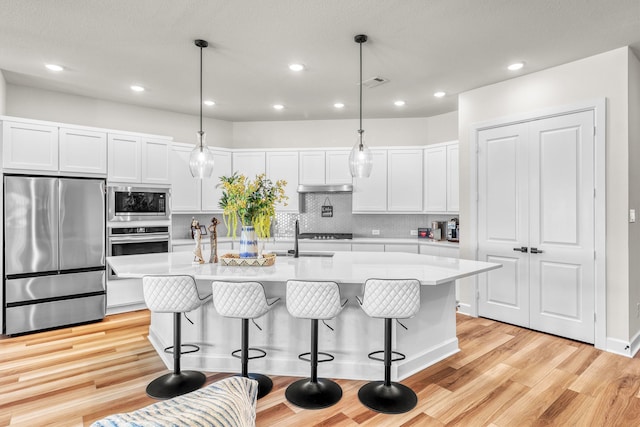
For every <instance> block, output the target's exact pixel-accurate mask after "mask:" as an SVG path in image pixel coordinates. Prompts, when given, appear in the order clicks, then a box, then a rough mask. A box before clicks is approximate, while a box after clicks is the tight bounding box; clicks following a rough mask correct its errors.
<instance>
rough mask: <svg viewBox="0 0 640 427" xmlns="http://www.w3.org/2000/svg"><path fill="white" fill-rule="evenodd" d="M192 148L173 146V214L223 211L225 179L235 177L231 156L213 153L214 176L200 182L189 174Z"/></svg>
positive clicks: (227, 152)
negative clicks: (223, 180) (219, 185)
mask: <svg viewBox="0 0 640 427" xmlns="http://www.w3.org/2000/svg"><path fill="white" fill-rule="evenodd" d="M193 147H194V146H193V145H191V144H180V143H175V142H174V143H173V144H171V156H170V164H171V167H170V170H171V210H172V212H174V213H181V212H183V213H199V212H213V211H220V197H221V196H222V189H220V188H219V187H218V183H220V177H221V176H229V175H231V173H232V172H231V152H229V151H225V150H211V151H212V152H213V162H214V163H213V175H212V177H211V178H205V179H202V180H201V179H198V178H194V177H193V176H192V175H191V171H190V170H189V156H190V155H191V151H192V150H193Z"/></svg>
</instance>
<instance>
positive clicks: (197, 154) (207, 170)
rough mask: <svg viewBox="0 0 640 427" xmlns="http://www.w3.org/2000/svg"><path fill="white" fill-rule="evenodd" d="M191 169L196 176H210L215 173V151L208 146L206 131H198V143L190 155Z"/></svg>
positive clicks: (201, 177)
mask: <svg viewBox="0 0 640 427" xmlns="http://www.w3.org/2000/svg"><path fill="white" fill-rule="evenodd" d="M189 170H191V175H192V176H193V177H194V178H200V179H203V178H210V177H211V174H212V173H213V153H212V152H211V150H209V147H207V143H206V142H205V134H204V132H202V131H200V132H198V144H197V145H196V146H195V148H194V149H193V150H192V151H191V155H190V156H189Z"/></svg>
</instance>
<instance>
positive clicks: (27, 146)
mask: <svg viewBox="0 0 640 427" xmlns="http://www.w3.org/2000/svg"><path fill="white" fill-rule="evenodd" d="M2 165H3V167H5V168H7V169H29V170H39V171H57V170H58V128H57V127H54V126H42V125H36V124H25V123H14V122H3V123H2Z"/></svg>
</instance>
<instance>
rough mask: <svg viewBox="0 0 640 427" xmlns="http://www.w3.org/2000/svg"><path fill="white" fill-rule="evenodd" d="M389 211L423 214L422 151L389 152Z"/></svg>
mask: <svg viewBox="0 0 640 427" xmlns="http://www.w3.org/2000/svg"><path fill="white" fill-rule="evenodd" d="M387 164H388V174H389V176H388V188H387V201H388V205H387V210H388V211H391V212H422V182H423V177H422V149H398V150H388V151H387Z"/></svg>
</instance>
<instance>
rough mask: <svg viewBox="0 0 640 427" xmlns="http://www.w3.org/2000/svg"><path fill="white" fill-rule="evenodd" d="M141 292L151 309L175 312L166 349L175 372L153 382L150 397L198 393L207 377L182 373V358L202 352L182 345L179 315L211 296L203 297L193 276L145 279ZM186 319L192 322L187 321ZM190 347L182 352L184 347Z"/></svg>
mask: <svg viewBox="0 0 640 427" xmlns="http://www.w3.org/2000/svg"><path fill="white" fill-rule="evenodd" d="M142 292H143V294H144V301H145V303H146V304H147V307H148V308H149V310H151V311H154V312H156V313H173V346H171V347H167V348H165V349H164V351H165V352H169V351H172V352H173V372H171V373H168V374H165V375H163V376H161V377H158V378H156V379H155V380H153V381H151V382H150V383H149V385H148V386H147V394H148V395H149V396H151V397H153V398H156V399H170V398H172V397H175V396H179V395H182V394H185V393H189V392H191V391H194V390H197V389H199V388H200V387H202V385H203V384H204V383H205V380H206V376H205V375H204V374H203V373H202V372H198V371H181V370H180V355H181V354H185V353H193V352H195V351H198V350H200V348H199V347H198V346H196V345H194V344H182V341H181V325H180V315H181V313H186V312H188V311H192V310H195V309H196V308H198V307H200V306H201V305H202V304H204V303H205V302H206V301H207V300H208V299H209V297H210V295H206V296H200V294H199V293H198V288H197V286H196V281H195V279H194V278H193V277H191V276H179V275H177V276H144V277H143V278H142ZM187 320H189V319H188V318H187ZM185 347H186V348H191V349H190V350H185V351H183V350H182V349H183V348H185Z"/></svg>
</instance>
